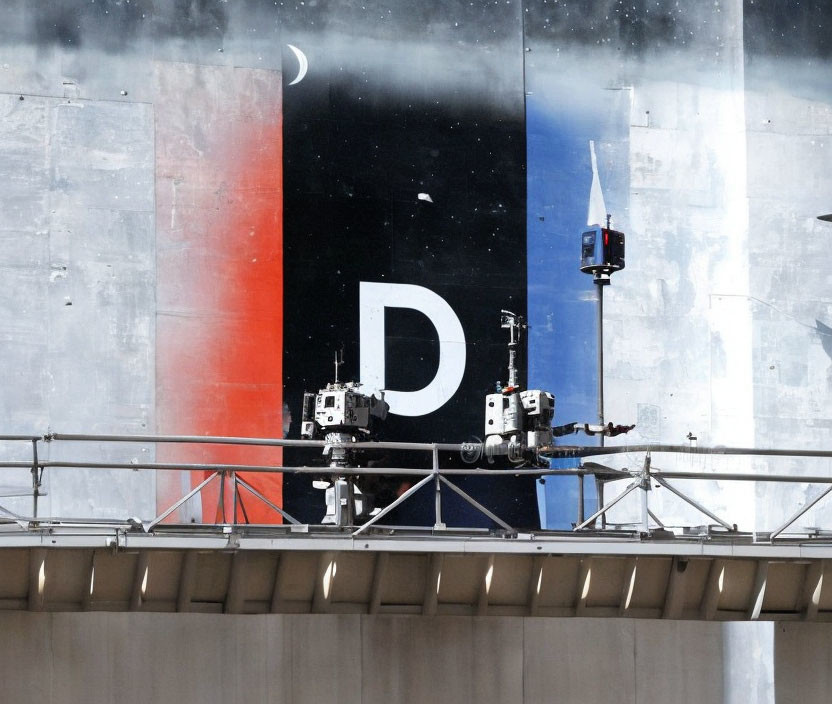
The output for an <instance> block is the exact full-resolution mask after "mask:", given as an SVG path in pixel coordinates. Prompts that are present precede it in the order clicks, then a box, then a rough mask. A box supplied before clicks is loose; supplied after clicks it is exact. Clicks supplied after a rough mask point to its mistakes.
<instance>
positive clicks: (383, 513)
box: [353, 472, 433, 536]
mask: <svg viewBox="0 0 832 704" xmlns="http://www.w3.org/2000/svg"><path fill="white" fill-rule="evenodd" d="M432 478H433V472H431V473H430V474H429V475H428V476H426V477H424V478H423V479H421V480H420V481H418V482H417V483H416V484H414V485H413V486H412V487H410V488H409V489H408V490H407V491H406V492H404V494H402V495H401V496H400V497H399V498H398V499H396V500H395V501H394V502H393V503H392V504H389V505H388V506H385V507H384V508H383V509H382V510H381V511H379V512H378V513H377V514H376V515H375V516H373V517H372V518H371V519H370V520H369V521H367V522H366V523H365V524H364V525H363V526H361V527H360V528H359V529H358V530H356V531H355V532H354V533H353V536H356V535H358V534H359V533H363V532H364V531H365V530H367V528H369V527H370V526H371V525H373V523H376V522H378V520H379V519H380V518H381V517H382V516H386V515H387V514H388V513H390V511H392V510H393V509H394V508H396V506H398V505H399V504H401V503H404V502H405V501H407V500H408V499H409V498H410V497H411V496H413V494H415V493H416V492H417V491H419V489H421V488H422V487H423V486H424V485H425V484H427V483H428V482H429V481H430V480H431V479H432Z"/></svg>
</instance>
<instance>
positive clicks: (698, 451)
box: [0, 433, 832, 458]
mask: <svg viewBox="0 0 832 704" xmlns="http://www.w3.org/2000/svg"><path fill="white" fill-rule="evenodd" d="M35 437H40V436H31V435H9V436H0V441H2V440H3V439H17V440H32V439H34V438H35ZM42 437H43V439H45V440H67V441H81V442H83V441H97V442H134V443H142V442H168V443H202V444H205V443H207V444H217V445H267V446H273V447H324V446H325V445H326V444H327V443H326V441H325V440H291V439H286V438H240V437H222V436H207V435H79V434H66V433H50V434H48V435H44V436H42ZM350 447H351V448H355V449H358V450H421V451H424V452H430V451H432V450H433V449H434V448H437V449H439V450H446V451H451V452H459V451H461V450H462V449H463V444H461V443H418V442H357V443H352V444H351V445H350ZM465 447H466V448H469V449H470V448H471V444H470V443H467V444H466V445H465ZM543 452H544V454H546V455H547V456H551V457H565V458H576V457H596V456H599V455H616V454H621V453H627V452H654V453H656V452H668V453H679V454H686V455H750V456H763V457H826V458H832V450H796V449H760V448H755V447H705V446H696V447H691V446H689V445H650V444H641V445H613V446H606V447H596V446H589V445H558V446H556V447H554V446H553V447H550V448H548V449H546V450H543Z"/></svg>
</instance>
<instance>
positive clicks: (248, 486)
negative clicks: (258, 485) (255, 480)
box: [237, 476, 300, 526]
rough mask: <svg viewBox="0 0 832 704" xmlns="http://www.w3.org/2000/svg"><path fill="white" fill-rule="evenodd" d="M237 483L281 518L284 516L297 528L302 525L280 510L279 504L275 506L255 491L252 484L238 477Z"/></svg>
mask: <svg viewBox="0 0 832 704" xmlns="http://www.w3.org/2000/svg"><path fill="white" fill-rule="evenodd" d="M237 481H238V482H239V483H240V486H242V487H243V488H244V489H247V490H248V491H250V492H251V493H252V494H254V496H256V497H257V498H258V499H260V501H262V502H263V503H264V504H266V505H267V506H269V507H271V508H273V509H274V510H275V511H277V512H278V513H279V514H280V515H281V516H283V518H285V519H286V520H287V521H289V523H294V524H295V525H296V526H299V525H300V521H298V520H296V519H295V518H292V516H290V515H289V514H288V513H286V511H284V510H283V509H282V508H280V506H278V505H277V504H274V503H272V502H271V501H269V500H268V499H267V498H266V497H265V496H263V494H261V493H260V492H259V491H257V489H255V488H254V487H253V486H251V484H249V483H248V482H247V481H246V480H245V479H241V478H240V477H239V476H238V477H237Z"/></svg>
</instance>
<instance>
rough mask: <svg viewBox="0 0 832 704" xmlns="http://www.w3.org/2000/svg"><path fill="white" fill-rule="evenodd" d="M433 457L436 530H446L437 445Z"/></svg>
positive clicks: (434, 526)
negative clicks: (443, 519) (443, 518)
mask: <svg viewBox="0 0 832 704" xmlns="http://www.w3.org/2000/svg"><path fill="white" fill-rule="evenodd" d="M431 454H432V457H433V492H434V493H433V510H434V523H433V529H434V530H444V529H445V524H444V523H443V522H442V484H441V482H440V481H439V450H437V449H436V445H434V447H433V452H432V453H431Z"/></svg>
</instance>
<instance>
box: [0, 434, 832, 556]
mask: <svg viewBox="0 0 832 704" xmlns="http://www.w3.org/2000/svg"><path fill="white" fill-rule="evenodd" d="M17 441H20V442H26V443H30V444H31V460H30V461H22V460H21V461H0V470H11V469H28V470H29V471H30V473H31V495H32V515H31V516H24V515H21V514H18V513H15V512H13V511H11V510H9V509H8V508H6V507H5V506H2V505H0V517H2V516H6V517H7V518H8V519H11V520H14V521H17V522H18V523H21V524H28V525H29V526H38V525H44V524H49V523H55V522H71V521H72V519H60V518H55V517H42V516H40V515H39V508H38V500H39V497H40V496H42V495H43V491H42V487H43V475H44V471H45V470H47V469H73V468H81V469H90V470H98V469H100V470H131V471H135V470H156V471H165V472H167V471H174V472H183V471H184V472H192V471H202V472H207V473H209V474H208V475H207V476H206V477H205V478H204V479H203V480H202V481H201V482H200V483H199V484H197V486H195V487H194V488H193V489H191V490H190V491H189V492H187V493H186V494H184V495H183V496H182V497H181V498H179V499H178V500H176V501H175V502H174V503H173V504H171V505H170V506H168V507H167V508H165V509H164V510H163V511H161V513H159V514H158V515H156V516H155V517H154V518H153V519H152V520H150V521H146V522H142V523H141V528H142V529H143V530H144V531H146V532H149V531H152V530H153V529H154V528H155V527H156V526H157V525H159V524H160V523H161V522H163V521H164V520H165V519H166V518H168V517H169V516H170V515H171V514H173V513H174V512H175V511H176V510H177V509H179V508H180V507H181V506H183V505H184V504H185V503H186V502H187V501H189V500H190V499H192V498H194V497H195V496H196V495H197V494H200V493H201V492H202V491H203V490H204V489H205V488H206V487H207V486H209V485H210V484H212V483H213V482H215V481H218V480H219V481H220V482H221V490H220V498H219V501H220V503H223V502H224V500H225V498H224V491H225V486H226V483H227V481H229V480H230V486H231V491H232V505H233V507H234V511H233V514H234V515H233V520H232V523H233V524H239V523H240V522H239V521H238V515H237V510H236V509H237V503H238V502H237V497H238V496H239V495H240V493H241V491H245V492H246V493H247V494H250V495H251V496H253V497H254V498H255V499H257V500H258V501H261V502H262V503H263V504H265V505H266V506H268V507H270V508H271V509H272V510H273V511H275V512H276V513H277V514H279V515H280V516H281V517H282V518H283V519H284V520H286V521H288V522H289V523H290V524H299V523H300V522H299V521H298V520H297V519H296V518H294V517H293V516H291V515H290V514H289V513H287V512H286V511H285V510H284V509H283V508H282V507H280V506H278V505H277V504H275V503H274V502H273V501H271V500H270V499H269V498H268V497H267V496H265V495H263V494H262V493H261V492H260V491H258V490H257V489H256V488H255V487H254V486H252V485H251V483H250V482H249V481H247V479H246V478H244V477H241V476H240V473H252V474H263V473H280V474H310V475H316V476H326V475H329V476H332V477H335V476H361V475H387V476H397V475H400V476H408V477H414V478H416V477H419V480H418V481H417V482H416V483H415V484H413V485H412V486H411V487H410V488H408V489H407V490H406V491H405V492H403V493H402V494H401V495H400V496H399V497H398V498H397V499H396V500H395V501H393V502H392V503H390V504H389V505H387V506H386V507H384V508H383V509H381V510H380V511H379V512H378V513H376V514H375V515H373V516H372V517H370V518H369V519H368V520H367V521H366V522H365V523H363V524H362V525H355V526H351V527H350V530H351V532H352V535H359V534H361V533H363V532H365V531H367V530H368V529H370V528H371V527H373V526H376V525H380V524H379V521H380V520H381V519H382V518H384V517H385V516H388V515H389V514H390V512H392V511H393V510H394V509H396V508H397V507H398V506H400V505H401V504H402V503H404V502H405V501H407V500H408V499H409V498H410V497H412V496H413V495H414V494H415V493H416V492H417V491H419V490H421V489H422V488H424V487H427V486H429V485H433V491H434V518H435V521H434V526H433V530H442V529H444V528H445V524H444V523H443V521H442V488H443V487H445V488H447V489H449V490H451V491H452V492H454V493H455V494H456V495H458V496H460V497H461V498H462V499H463V500H465V501H466V502H467V503H468V504H470V505H471V506H473V507H474V508H475V509H476V510H477V511H479V512H480V513H482V514H483V515H485V516H487V517H488V518H489V519H490V520H491V521H493V522H494V523H495V524H496V525H498V526H500V528H502V529H503V530H504V531H505V532H506V534H508V535H513V534H516V532H517V531H516V530H515V529H514V528H512V526H510V525H509V524H508V523H507V522H506V521H504V520H502V519H501V518H500V517H499V516H497V515H496V514H495V513H493V512H492V511H491V510H489V509H488V508H487V507H486V506H483V505H482V504H481V503H480V502H479V501H477V500H476V499H475V498H474V497H472V496H471V495H470V494H468V493H467V492H466V491H464V490H463V489H462V488H460V487H459V486H458V485H457V484H455V483H454V482H453V481H451V479H449V477H454V476H459V475H464V476H507V475H516V476H526V475H528V476H535V477H540V478H543V477H552V476H555V477H556V476H564V477H566V476H572V477H577V478H578V481H579V483H580V488H581V490H580V491H579V509H578V516H579V518H578V521H577V522H576V523H575V524H574V526H573V532H575V533H577V534H582V533H585V532H586V531H588V530H593V529H595V528H596V522H597V521H598V520H599V519H601V520H602V528H604V527H605V523H603V519H604V518H605V517H606V515H607V514H608V512H609V511H610V510H611V509H612V508H613V507H615V506H616V505H617V504H619V503H620V502H621V501H622V500H623V499H624V498H625V497H627V496H628V495H630V494H632V493H633V492H635V491H637V490H639V491H640V492H641V493H640V496H641V515H640V523H639V525H638V531H639V532H640V533H642V534H644V535H649V534H650V532H651V531H650V525H649V521H650V520H651V519H652V520H653V522H654V523H655V524H656V526H657V527H658V528H659V529H664V528H665V526H664V524H663V523H662V522H661V520H660V519H659V518H658V517H657V516H656V515H655V513H654V512H653V511H652V510H651V509H650V506H649V493H650V491H651V485H652V482H655V483H656V484H657V485H658V486H661V487H663V488H665V489H667V490H668V491H669V492H671V493H672V494H674V495H675V496H677V497H678V498H679V499H681V500H682V501H683V502H685V503H686V504H688V505H689V506H691V507H693V508H694V509H696V510H697V511H698V512H700V513H702V514H703V515H704V516H707V517H708V518H709V519H710V520H712V521H713V522H714V523H715V524H717V525H719V526H720V527H721V528H722V529H724V531H727V532H728V533H736V532H737V526H736V524H734V523H731V522H729V521H728V520H725V519H724V518H721V517H719V516H718V515H716V513H714V512H713V511H711V510H710V509H708V508H707V507H706V506H704V505H703V504H702V503H701V502H699V501H697V500H696V499H694V498H693V497H691V496H689V495H688V494H687V493H685V492H683V491H682V490H680V489H679V488H678V487H677V486H675V485H674V484H671V483H670V481H669V480H676V479H684V480H690V479H695V480H704V481H736V482H773V483H800V484H820V485H826V487H825V488H824V489H823V490H821V491H819V492H818V493H817V494H816V495H815V496H814V497H812V498H811V499H809V500H807V501H806V502H805V503H804V504H803V505H802V506H800V507H798V508H797V510H796V511H795V512H794V513H793V514H792V515H791V516H790V517H789V519H788V520H787V521H786V522H784V523H782V524H781V525H779V526H777V527H776V528H775V529H774V530H772V531H771V532H770V533H759V532H758V533H757V534H756V536H755V537H756V538H757V539H758V540H762V541H766V540H768V541H773V540H775V539H776V538H777V537H778V536H780V535H781V534H782V533H784V531H786V530H787V529H788V528H789V527H790V526H792V525H793V524H794V523H795V522H796V521H797V520H798V519H799V518H800V517H801V516H803V515H804V514H806V513H807V512H808V511H809V510H810V509H812V508H813V507H815V506H816V505H817V504H818V503H820V502H821V501H822V500H823V499H824V498H826V497H827V496H828V495H829V494H830V493H832V476H823V475H792V474H770V473H760V472H720V471H706V472H694V471H685V470H658V469H655V468H654V467H653V466H652V456H653V455H654V454H659V453H671V454H683V455H722V456H745V457H804V458H827V459H828V458H832V451H828V450H801V449H759V448H745V447H696V446H686V445H660V444H639V445H615V446H606V447H595V446H593V447H588V446H557V447H549V448H546V450H545V452H544V455H545V456H546V457H547V458H550V459H564V458H567V459H568V458H572V459H585V458H591V457H599V456H604V455H616V454H622V453H628V454H632V453H640V454H643V455H644V459H643V462H642V464H641V467H640V468H639V469H636V470H628V469H615V468H612V467H608V466H605V465H603V464H598V463H596V462H583V464H582V465H581V466H579V467H575V468H569V469H553V468H546V467H510V468H508V469H488V468H482V467H474V466H470V467H440V455H439V453H440V452H458V453H465V452H467V453H470V452H471V451H472V450H474V451H476V452H481V451H482V446H481V445H479V444H478V443H474V444H472V443H413V442H357V443H350V444H349V447H350V449H359V450H367V451H373V450H404V451H411V452H417V453H427V454H429V456H430V464H431V466H430V467H429V468H423V469H420V468H410V467H328V466H268V465H250V464H217V463H182V462H176V463H168V462H144V463H143V462H136V461H131V462H121V463H120V462H80V461H69V460H44V459H42V457H43V453H42V452H40V451H39V446H40V445H41V444H43V443H52V442H106V443H134V444H138V443H154V444H159V443H175V444H184V445H195V444H208V445H232V446H260V447H289V448H321V449H323V448H324V447H327V446H332V443H327V442H326V441H323V440H292V439H282V438H241V437H214V436H211V437H209V436H193V435H102V434H63V433H49V434H46V435H0V442H17ZM587 476H591V477H594V478H595V481H596V485H597V486H599V488H600V489H601V490H599V492H598V508H597V511H595V512H594V513H593V514H592V515H591V516H589V517H588V518H584V517H583V481H584V477H587ZM627 479H629V480H630V483H629V484H628V485H627V487H626V488H625V489H624V490H623V491H622V492H620V493H619V494H618V495H616V496H615V497H614V498H613V499H612V500H610V501H608V502H605V501H604V497H603V486H604V484H605V483H607V482H610V481H616V480H627ZM222 515H223V519H225V510H224V509H223V514H222ZM244 519H245V520H244V523H248V520H247V517H245V516H244ZM613 530H614V529H613ZM593 534H595V531H594V530H593Z"/></svg>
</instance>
